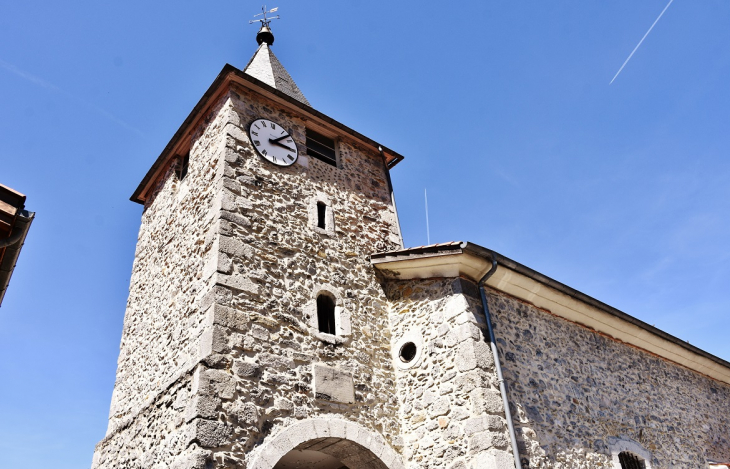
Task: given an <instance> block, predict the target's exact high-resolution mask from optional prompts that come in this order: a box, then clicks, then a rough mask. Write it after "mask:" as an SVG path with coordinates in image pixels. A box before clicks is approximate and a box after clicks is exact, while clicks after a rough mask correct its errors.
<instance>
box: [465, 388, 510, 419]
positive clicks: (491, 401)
mask: <svg viewBox="0 0 730 469" xmlns="http://www.w3.org/2000/svg"><path fill="white" fill-rule="evenodd" d="M469 400H470V401H471V405H472V415H475V416H482V415H483V414H485V413H487V414H498V415H503V414H504V404H503V401H502V395H501V394H500V393H499V391H497V390H494V389H485V388H477V389H474V390H473V391H472V392H471V393H469Z"/></svg>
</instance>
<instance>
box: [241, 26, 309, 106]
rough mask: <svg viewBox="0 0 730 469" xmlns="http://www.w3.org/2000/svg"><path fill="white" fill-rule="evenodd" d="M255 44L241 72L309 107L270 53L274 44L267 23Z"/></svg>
mask: <svg viewBox="0 0 730 469" xmlns="http://www.w3.org/2000/svg"><path fill="white" fill-rule="evenodd" d="M256 42H258V43H259V48H258V49H257V50H256V53H255V54H254V55H253V57H251V60H250V61H249V62H248V65H246V67H245V68H244V69H243V72H244V73H246V74H247V75H250V76H252V77H254V78H256V79H257V80H261V81H263V82H264V83H266V84H267V85H269V86H271V87H272V88H276V89H277V90H279V91H281V92H282V93H284V94H286V95H288V96H290V97H292V98H294V99H296V100H297V101H299V102H302V103H304V104H306V105H307V106H310V104H309V101H307V98H305V97H304V94H303V93H302V92H301V91H300V90H299V87H298V86H297V84H296V83H294V80H293V79H292V77H291V75H289V73H288V72H287V71H286V69H285V68H284V66H283V65H281V62H279V59H277V58H276V56H275V55H274V53H273V52H272V51H271V48H270V47H269V46H270V45H271V44H273V43H274V34H273V33H272V32H271V28H269V25H268V24H267V23H262V24H261V29H260V30H259V32H258V34H256Z"/></svg>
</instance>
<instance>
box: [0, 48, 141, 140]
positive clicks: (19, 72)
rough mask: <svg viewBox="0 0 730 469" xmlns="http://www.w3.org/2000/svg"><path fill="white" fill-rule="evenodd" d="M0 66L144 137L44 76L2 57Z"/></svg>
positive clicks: (102, 109)
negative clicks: (27, 70) (36, 74)
mask: <svg viewBox="0 0 730 469" xmlns="http://www.w3.org/2000/svg"><path fill="white" fill-rule="evenodd" d="M0 68H4V69H5V70H7V71H9V72H11V73H14V74H16V75H18V76H19V77H21V78H23V79H25V80H28V81H29V82H31V83H33V84H34V85H38V86H40V87H41V88H45V89H47V90H51V91H55V92H57V93H61V94H63V95H65V96H68V97H69V98H71V99H73V100H75V101H78V102H80V103H82V104H84V105H86V106H88V107H90V108H92V109H94V110H95V111H96V112H98V113H99V114H101V115H103V116H104V117H106V118H107V119H109V120H110V121H112V122H115V123H117V124H119V125H120V126H122V127H124V128H125V129H127V130H130V131H132V132H134V133H136V134H137V135H139V136H140V137H144V134H143V133H142V131H141V130H139V129H137V128H135V127H133V126H131V125H129V124H127V123H126V122H124V121H123V120H121V119H119V118H118V117H116V116H115V115H114V114H112V113H111V112H109V111H107V110H106V109H104V108H101V107H99V106H97V105H96V104H94V103H91V102H89V101H87V100H85V99H83V98H79V97H78V96H75V95H73V94H71V93H69V92H68V91H65V90H63V89H61V88H59V87H58V86H56V85H54V84H53V83H49V82H47V81H46V80H44V79H42V78H38V77H37V76H35V75H32V74H30V73H28V72H26V71H24V70H21V69H19V68H18V67H16V66H15V65H13V64H11V63H8V62H6V61H4V60H2V59H0Z"/></svg>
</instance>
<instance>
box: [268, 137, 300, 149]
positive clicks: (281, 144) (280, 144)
mask: <svg viewBox="0 0 730 469" xmlns="http://www.w3.org/2000/svg"><path fill="white" fill-rule="evenodd" d="M269 142H271V143H273V144H274V145H279V146H280V147H284V148H286V149H287V150H289V151H291V152H296V150H295V149H293V148H290V147H288V146H286V145H284V144H283V143H280V142H279V141H278V140H274V139H273V138H270V139H269Z"/></svg>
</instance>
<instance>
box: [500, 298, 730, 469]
mask: <svg viewBox="0 0 730 469" xmlns="http://www.w3.org/2000/svg"><path fill="white" fill-rule="evenodd" d="M489 304H490V309H491V312H492V315H493V322H494V329H495V334H496V337H497V342H498V346H499V350H500V356H501V357H502V366H503V370H504V377H505V380H506V382H507V386H508V393H509V396H510V405H512V404H514V408H513V409H512V411H513V416H514V419H515V424H516V426H517V427H516V432H517V434H518V440H519V443H520V447H521V450H520V454H521V455H522V457H523V458H524V460H523V467H524V468H528V467H529V468H556V469H557V468H565V469H582V468H586V469H587V468H591V469H596V468H613V467H614V466H613V465H612V464H611V446H612V444H614V443H615V442H616V441H633V442H635V443H636V444H638V445H640V446H641V447H643V448H644V449H645V450H647V451H649V452H650V453H651V461H648V462H649V463H650V464H651V466H652V469H663V468H677V469H680V468H681V469H698V468H704V467H707V463H706V459H705V458H708V459H715V460H722V461H726V460H728V459H730V436H729V435H728V428H730V412H728V402H730V386H728V385H727V384H723V383H720V382H717V381H715V380H713V379H711V378H708V377H705V376H703V375H700V374H698V373H696V372H693V371H691V370H688V369H686V368H683V367H681V366H679V365H676V364H674V363H671V362H669V361H666V360H664V359H661V358H659V357H656V356H653V355H651V354H649V353H647V352H645V351H642V350H639V349H637V348H634V347H630V346H628V345H626V344H623V343H620V342H618V341H616V340H613V339H611V338H608V337H606V336H603V335H600V334H597V333H595V332H593V331H591V330H589V329H587V328H584V327H582V326H579V325H577V324H574V323H571V322H569V321H566V320H564V319H562V318H558V317H556V316H554V315H552V314H550V313H549V312H545V311H542V310H539V309H537V308H535V307H534V306H532V305H529V304H526V303H523V302H521V301H518V300H516V299H514V298H512V297H509V296H506V295H504V294H502V293H499V292H496V291H495V292H492V293H491V294H490V295H489Z"/></svg>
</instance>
